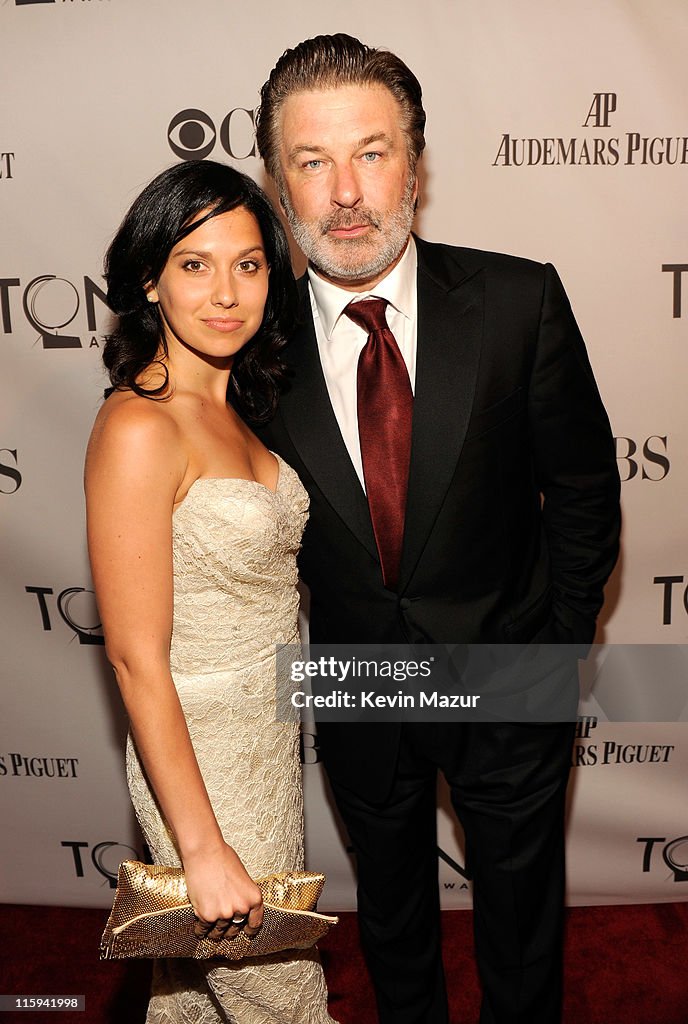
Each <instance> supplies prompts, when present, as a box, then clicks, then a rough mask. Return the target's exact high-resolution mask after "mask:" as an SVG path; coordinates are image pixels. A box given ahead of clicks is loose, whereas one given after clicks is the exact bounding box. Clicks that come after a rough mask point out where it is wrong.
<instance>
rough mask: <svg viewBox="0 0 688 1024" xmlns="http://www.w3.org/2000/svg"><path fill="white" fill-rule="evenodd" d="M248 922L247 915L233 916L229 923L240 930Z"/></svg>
mask: <svg viewBox="0 0 688 1024" xmlns="http://www.w3.org/2000/svg"><path fill="white" fill-rule="evenodd" d="M247 921H248V914H235V915H234V917H233V918H232V921H231V923H232V924H233V925H235V926H236V927H237V928H242V927H243V926H244V925H245V924H246V922H247Z"/></svg>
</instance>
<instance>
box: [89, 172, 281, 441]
mask: <svg viewBox="0 0 688 1024" xmlns="http://www.w3.org/2000/svg"><path fill="white" fill-rule="evenodd" d="M237 207H243V208H244V209H245V210H248V211H249V212H250V213H252V214H253V215H254V217H255V218H256V220H257V221H258V226H259V228H260V232H261V235H262V236H263V245H264V248H265V255H266V259H267V262H268V265H269V267H270V278H269V285H268V297H267V301H266V304H265V312H264V314H263V322H262V324H261V326H260V329H259V330H258V332H257V334H255V335H254V337H253V338H252V339H251V341H249V342H248V344H246V345H245V346H244V348H242V349H241V351H240V352H238V353H237V355H236V356H235V358H234V363H233V366H232V374H231V377H230V384H229V391H228V398H230V400H232V401H234V402H235V403H236V405H237V406H238V407H239V409H240V411H241V412H242V413H243V414H244V415H245V416H247V418H249V419H251V420H253V421H254V422H261V421H264V420H267V419H269V418H270V416H271V415H272V414H273V413H274V409H275V405H276V403H277V396H278V391H279V384H280V382H281V380H282V378H283V376H284V364H283V363H282V359H281V357H280V351H281V349H282V348H283V347H284V345H285V344H286V342H287V339H288V337H289V334H290V332H291V330H292V327H293V325H294V318H295V309H296V289H295V285H294V275H293V273H292V269H291V261H290V255H289V244H288V242H287V238H286V235H285V233H284V229H283V228H282V225H281V223H280V221H279V220H278V218H277V215H276V213H275V211H274V210H273V208H272V206H271V205H270V202H269V200H268V198H267V196H266V195H265V194H264V192H263V191H262V190H261V189H260V188H259V187H258V185H256V183H255V182H254V181H253V180H252V179H251V178H249V177H247V175H245V174H241V173H240V172H239V171H237V170H235V169H234V168H233V167H228V166H227V165H226V164H220V163H217V162H216V161H214V160H189V161H185V162H183V163H179V164H175V165H174V166H172V167H168V168H167V170H165V171H163V172H162V173H161V174H159V175H158V176H157V177H156V178H154V179H153V181H151V182H150V184H149V185H147V186H146V188H145V189H144V190H143V192H142V193H141V194H140V195H139V196H138V198H137V199H136V200H135V201H134V203H133V204H132V206H131V208H130V209H129V211H128V213H127V214H126V216H125V217H124V220H123V221H122V224H121V226H120V228H119V231H118V232H117V234H116V235H115V237H114V239H113V240H112V243H111V244H110V247H109V249H108V251H107V254H106V256H105V280H106V281H107V301H108V306H109V307H110V309H111V310H112V312H113V313H115V314H116V316H117V317H118V319H119V323H118V325H117V327H116V329H115V330H114V331H113V333H112V334H111V335H110V336H109V338H108V340H107V343H106V345H105V350H104V352H103V362H104V363H105V366H106V367H107V370H108V372H109V375H110V383H111V384H112V387H113V389H124V388H129V389H131V390H132V391H134V392H135V393H136V394H137V395H142V396H144V397H146V398H160V397H163V396H164V394H165V393H166V391H167V386H168V382H169V377H168V373H167V367H166V366H165V364H164V362H160V366H161V368H162V371H163V373H164V376H165V379H164V381H163V383H162V384H161V385H160V386H159V387H155V388H148V389H147V388H144V387H141V385H140V384H138V383H137V377H139V375H140V374H141V372H142V371H143V370H145V369H146V367H148V366H150V365H151V364H152V363H154V362H156V356H157V353H158V352H159V350H160V349H162V351H163V352H164V355H167V345H166V342H165V335H164V330H163V324H162V319H161V316H160V311H159V307H158V304H157V303H151V302H149V301H148V299H147V297H146V291H145V288H146V285H148V284H149V283H151V282H152V283H153V284H155V283H156V282H157V280H158V278H159V277H160V275H161V273H162V271H163V268H164V266H165V263H166V262H167V258H168V256H169V254H170V252H171V251H172V249H173V248H174V246H175V245H176V244H177V243H178V242H179V241H180V240H181V239H182V238H184V237H185V236H186V235H188V234H190V232H191V231H193V230H195V228H197V227H198V226H199V225H200V224H202V223H204V221H205V220H209V219H210V218H211V217H217V216H218V215H219V214H221V213H227V212H228V211H229V210H234V209H236V208H237ZM202 210H208V211H209V212H208V213H207V215H206V217H204V218H202V219H201V220H196V221H194V218H195V217H197V216H198V214H199V213H201V211H202Z"/></svg>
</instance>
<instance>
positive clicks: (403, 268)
mask: <svg viewBox="0 0 688 1024" xmlns="http://www.w3.org/2000/svg"><path fill="white" fill-rule="evenodd" d="M417 268H418V254H417V251H416V243H415V241H414V240H413V236H410V237H409V240H408V245H407V246H406V249H405V250H404V254H403V256H402V257H401V259H400V260H399V262H398V263H397V265H396V266H395V267H394V268H393V270H391V271H390V272H389V274H387V276H386V277H383V279H382V280H381V281H378V283H377V284H376V285H375V287H374V288H373V289H371V290H370V291H364V292H350V291H347V290H346V289H345V288H340V287H339V285H336V284H332V282H331V281H326V280H325V279H324V278H322V277H319V276H318V275H317V274H316V273H315V271H314V270H313V268H312V267H310V266H309V267H308V283H309V285H310V295H311V308H312V310H313V315H314V316H318V317H319V318H320V322H321V323H322V326H323V328H324V330H325V334H326V336H327V338H328V340H329V339H330V338H331V337H332V331H333V330H334V328H335V325H336V323H337V321H338V320H339V318H340V316H341V315H342V313H343V311H344V309H345V308H346V307H347V306H348V305H349V303H350V302H357V301H358V300H359V299H369V298H371V297H373V296H374V297H375V298H380V299H387V301H388V302H389V304H390V305H391V306H394V308H395V309H397V310H399V312H400V313H402V314H403V315H404V316H405V317H407V319H411V318H412V317H413V313H414V309H415V295H416V271H417Z"/></svg>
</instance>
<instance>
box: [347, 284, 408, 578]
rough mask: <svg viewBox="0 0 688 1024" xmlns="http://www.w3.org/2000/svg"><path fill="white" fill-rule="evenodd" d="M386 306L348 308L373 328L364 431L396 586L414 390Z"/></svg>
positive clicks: (362, 384) (363, 393)
mask: <svg viewBox="0 0 688 1024" xmlns="http://www.w3.org/2000/svg"><path fill="white" fill-rule="evenodd" d="M386 305H387V300H386V299H363V300H362V301H361V302H352V303H351V304H350V305H348V306H347V307H346V309H345V310H344V312H345V313H346V315H347V316H348V317H349V318H350V319H351V320H353V322H354V323H355V324H358V326H359V327H362V328H363V330H364V331H367V332H368V341H367V342H366V344H365V346H364V347H363V350H362V352H361V354H360V356H359V358H358V371H357V377H356V387H357V405H358V434H359V438H360V443H361V456H362V459H363V476H364V479H365V486H366V494H367V496H368V506H369V508H370V518H371V520H372V523H373V532H374V534H375V541H376V543H377V550H378V553H379V555H380V564H381V565H382V578H383V581H384V584H385V586H386V587H387V588H388V589H390V590H394V589H396V586H397V583H398V580H399V563H400V561H401V545H402V541H403V537H404V516H405V513H406V492H407V489H408V475H409V461H410V457H411V418H412V415H413V392H412V391H411V382H410V381H409V375H408V370H407V369H406V363H405V362H404V358H403V356H402V354H401V352H400V351H399V346H398V345H397V342H396V338H395V337H394V335H393V334H392V332H391V331H390V329H389V327H388V326H387V319H386V317H385V307H386Z"/></svg>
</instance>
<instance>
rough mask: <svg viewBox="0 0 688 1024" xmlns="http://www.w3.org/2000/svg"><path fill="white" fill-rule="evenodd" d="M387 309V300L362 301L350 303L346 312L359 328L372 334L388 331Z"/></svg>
mask: <svg viewBox="0 0 688 1024" xmlns="http://www.w3.org/2000/svg"><path fill="white" fill-rule="evenodd" d="M386 308H387V299H362V300H361V301H360V302H350V303H349V305H348V306H347V307H346V309H345V310H344V312H345V313H346V315H347V316H348V317H349V319H350V320H353V322H354V323H355V324H356V325H357V326H358V327H362V328H363V330H364V331H366V332H367V333H368V334H372V332H373V331H383V330H386V329H388V325H387V317H386V316H385V309H386Z"/></svg>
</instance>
